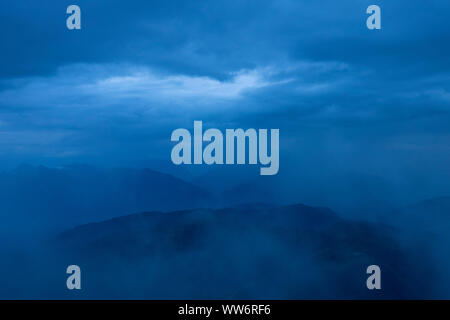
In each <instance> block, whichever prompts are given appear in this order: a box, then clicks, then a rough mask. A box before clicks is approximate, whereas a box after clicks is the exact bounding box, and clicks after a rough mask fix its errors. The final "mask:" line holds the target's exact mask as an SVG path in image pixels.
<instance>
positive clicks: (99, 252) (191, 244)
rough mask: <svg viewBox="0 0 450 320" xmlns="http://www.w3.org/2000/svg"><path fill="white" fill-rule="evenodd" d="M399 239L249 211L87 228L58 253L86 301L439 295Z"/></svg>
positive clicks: (326, 213) (323, 213)
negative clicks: (373, 282) (373, 277)
mask: <svg viewBox="0 0 450 320" xmlns="http://www.w3.org/2000/svg"><path fill="white" fill-rule="evenodd" d="M397 238H398V230H396V229H394V228H391V227H388V226H385V225H378V224H373V223H368V222H360V221H351V220H347V219H343V218H341V217H339V216H338V215H337V214H336V213H334V212H333V211H331V210H329V209H327V208H317V207H309V206H305V205H301V204H297V205H290V206H281V207H275V206H269V205H246V206H240V207H235V208H227V209H219V210H211V209H196V210H184V211H175V212H167V213H164V212H146V213H138V214H132V215H128V216H123V217H119V218H114V219H111V220H107V221H104V222H99V223H91V224H86V225H82V226H79V227H77V228H74V229H72V230H69V231H67V232H64V233H63V234H61V235H60V236H59V237H58V238H57V240H56V241H55V242H54V245H55V246H56V247H57V248H58V251H60V252H63V254H62V256H64V257H65V258H64V260H65V261H66V263H68V264H71V263H73V264H78V265H80V267H81V268H82V270H83V282H84V283H85V285H84V288H83V290H82V292H81V291H80V293H78V294H77V295H81V296H82V297H84V298H131V299H133V298H136V299H142V298H144V299H301V298H307V299H311V298H321V299H327V298H339V299H372V298H378V299H379V298H381V299H390V298H397V299H403V298H424V297H427V296H432V289H433V288H432V287H433V286H432V284H431V283H430V282H427V283H424V282H422V280H421V279H422V277H421V275H422V274H423V272H427V280H428V281H430V279H432V278H433V274H432V269H430V266H429V265H428V260H427V253H426V251H425V250H424V251H422V250H420V249H419V250H415V251H414V250H411V249H410V248H409V247H408V246H406V245H404V244H401V242H400V241H398V239H397ZM371 264H376V265H379V266H380V267H381V269H382V272H383V273H382V274H383V278H382V290H379V291H377V290H375V291H370V290H368V289H367V287H366V279H367V277H368V275H367V274H366V268H367V267H368V266H369V265H371ZM65 294H66V293H65ZM68 294H69V295H70V293H68Z"/></svg>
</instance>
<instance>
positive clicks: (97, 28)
mask: <svg viewBox="0 0 450 320" xmlns="http://www.w3.org/2000/svg"><path fill="white" fill-rule="evenodd" d="M71 4H77V5H79V6H80V8H81V14H82V22H81V23H82V29H81V30H68V29H67V28H66V18H67V16H68V15H67V14H66V8H67V6H69V5H71ZM372 4H377V5H379V6H380V7H381V15H382V23H381V24H382V29H381V30H368V29H367V28H366V19H367V17H368V15H367V14H366V8H367V7H368V6H369V5H372ZM448 12H450V2H448V1H446V0H429V1H426V2H424V1H418V0H412V1H383V0H370V1H366V0H358V1H354V0H353V1H350V0H342V1H334V0H333V1H332V0H324V1H312V0H311V1H306V0H302V1H299V0H297V1H287V0H279V1H265V0H258V1H246V0H228V1H196V0H192V1H135V0H133V1H117V0H108V1H106V0H95V1H92V0H89V1H84V0H77V1H76V2H69V1H58V2H57V3H56V2H55V1H50V0H42V1H33V2H31V1H24V0H16V1H8V2H7V1H3V2H1V3H0V37H1V39H2V41H1V43H0V57H1V61H2V64H1V68H0V168H3V169H5V168H7V169H10V168H13V167H15V166H18V165H20V164H22V163H31V164H35V165H40V164H42V165H48V166H58V165H64V164H68V163H88V164H94V165H99V166H132V167H147V166H152V165H154V164H155V163H159V164H160V163H167V166H169V165H170V150H171V148H172V147H173V144H172V143H171V142H170V135H171V132H172V131H173V130H175V129H177V128H180V127H182V128H188V129H190V130H192V128H193V121H194V120H202V121H203V126H204V127H205V128H206V127H211V128H220V129H225V128H268V129H270V128H279V129H280V181H279V187H280V188H281V189H283V188H285V189H286V188H289V189H293V190H298V188H300V187H301V186H300V185H302V186H303V187H304V185H305V183H308V184H314V185H316V189H315V190H316V191H315V192H316V193H318V194H319V192H320V190H321V189H323V190H327V188H328V187H329V186H330V185H333V186H334V188H339V186H340V184H341V183H342V181H344V180H346V181H349V180H352V179H353V177H355V176H357V177H370V178H367V179H371V181H372V182H371V183H373V181H378V180H382V182H380V185H384V183H385V182H386V181H387V182H386V183H387V184H389V186H391V188H394V189H395V188H396V190H398V189H402V190H403V193H404V195H403V197H404V198H405V197H406V198H408V197H409V196H411V198H412V199H420V198H426V197H432V196H438V195H445V192H446V190H447V189H448V188H449V187H450V168H449V167H448V163H449V160H450V144H449V141H450V126H449V123H450V81H449V80H450V60H449V58H448V57H449V56H450V41H449V40H450V24H449V23H448V21H447V20H448ZM358 179H360V178H358ZM364 179H366V178H364ZM356 185H357V184H356ZM357 186H358V185H357ZM332 190H334V189H333V188H332ZM351 190H354V189H351ZM386 190H390V189H389V188H388V189H386ZM324 192H325V191H324Z"/></svg>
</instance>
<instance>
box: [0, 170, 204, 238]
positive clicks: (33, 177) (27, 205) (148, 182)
mask: <svg viewBox="0 0 450 320" xmlns="http://www.w3.org/2000/svg"><path fill="white" fill-rule="evenodd" d="M211 203H212V198H211V195H210V193H209V192H207V191H205V190H204V189H202V188H200V187H198V186H195V185H193V184H191V183H188V182H185V181H183V180H180V179H178V178H175V177H173V176H171V175H168V174H164V173H160V172H157V171H154V170H150V169H131V168H111V169H98V168H95V167H90V166H83V165H73V166H68V167H63V168H48V167H44V166H38V167H34V166H21V167H19V168H17V169H16V170H14V171H10V172H4V173H1V174H0V216H1V218H2V219H3V221H6V222H8V223H9V224H10V225H14V224H18V226H20V228H19V227H18V228H17V230H22V229H27V228H28V229H32V230H38V229H48V228H54V229H56V230H57V229H58V228H61V227H65V228H67V227H68V226H74V225H77V224H82V223H88V222H92V221H98V220H104V219H107V218H111V217H114V216H119V215H124V214H126V213H129V212H138V211H147V210H178V209H185V208H195V207H199V206H206V205H209V204H211ZM59 230H61V229H59Z"/></svg>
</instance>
